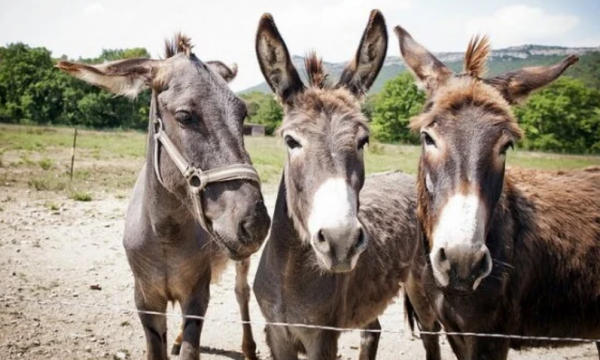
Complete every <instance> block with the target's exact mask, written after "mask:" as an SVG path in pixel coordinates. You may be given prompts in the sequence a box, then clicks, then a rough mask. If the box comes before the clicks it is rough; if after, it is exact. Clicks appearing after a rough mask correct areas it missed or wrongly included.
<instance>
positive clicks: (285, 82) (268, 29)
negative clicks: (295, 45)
mask: <svg viewBox="0 0 600 360" xmlns="http://www.w3.org/2000/svg"><path fill="white" fill-rule="evenodd" d="M256 56H257V57H258V63H259V64H260V70H261V71H262V73H263V76H264V77H265V80H267V83H268V84H269V86H270V87H271V89H273V92H275V94H277V96H279V98H280V99H281V101H282V102H283V103H284V104H291V103H292V102H293V101H294V98H295V96H296V95H297V94H299V93H301V92H302V91H303V90H304V84H303V83H302V80H301V79H300V76H299V75H298V71H297V70H296V68H295V67H294V64H293V63H292V60H291V59H290V53H289V52H288V49H287V47H286V46H285V42H284V41H283V39H282V38H281V35H280V34H279V31H278V30H277V26H275V21H274V20H273V16H271V14H264V15H263V16H262V17H261V18H260V22H259V24H258V31H257V32H256Z"/></svg>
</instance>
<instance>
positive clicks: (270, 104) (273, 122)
mask: <svg viewBox="0 0 600 360" xmlns="http://www.w3.org/2000/svg"><path fill="white" fill-rule="evenodd" d="M241 98H242V99H243V100H244V101H245V102H246V108H247V109H248V122H252V123H256V124H262V125H265V132H266V133H267V135H273V133H274V132H275V129H277V127H278V126H279V125H280V124H281V121H282V119H283V108H282V107H281V105H280V104H279V103H278V102H277V101H276V100H275V98H274V97H273V94H265V93H261V92H258V91H255V92H251V93H247V94H242V95H241Z"/></svg>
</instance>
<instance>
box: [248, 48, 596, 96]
mask: <svg viewBox="0 0 600 360" xmlns="http://www.w3.org/2000/svg"><path fill="white" fill-rule="evenodd" d="M573 54H574V55H580V56H581V64H580V65H578V66H576V67H575V68H574V69H573V70H569V73H568V74H569V75H571V76H574V77H577V78H582V79H583V80H584V81H586V82H587V83H589V84H590V85H592V86H600V84H596V82H598V78H599V77H598V75H600V74H599V72H600V46H599V47H595V48H581V47H574V48H567V47H560V46H541V45H521V46H511V47H508V48H505V49H498V50H493V51H492V56H491V59H490V61H489V63H488V75H489V76H493V75H497V74H500V73H503V72H506V71H512V70H515V69H519V68H522V67H525V66H535V65H548V64H552V63H554V62H557V61H560V60H561V59H562V58H563V57H565V56H567V55H573ZM435 55H436V56H437V57H438V59H440V60H441V61H443V62H444V63H445V64H446V65H448V66H449V67H450V68H452V69H453V70H454V71H460V70H461V68H462V59H463V55H464V53H461V52H443V53H436V54H435ZM292 60H293V62H294V64H295V65H296V68H298V69H304V58H303V57H301V56H293V58H292ZM324 64H325V68H326V69H327V70H328V71H329V73H330V78H333V79H336V78H337V77H339V75H340V74H341V72H342V69H343V68H344V66H345V65H346V64H345V63H329V62H324ZM403 71H406V68H405V67H404V62H403V61H402V59H401V58H400V57H398V56H389V57H387V58H386V59H385V63H384V65H383V68H382V69H381V73H380V74H379V77H378V78H377V80H376V81H375V84H374V85H373V87H372V89H371V93H375V92H378V91H379V90H381V89H382V88H383V85H384V84H385V82H386V81H387V80H389V79H391V78H393V77H394V76H397V75H398V74H400V73H401V72H403ZM590 72H591V73H590ZM300 73H301V75H302V76H303V77H304V70H301V71H300ZM252 91H259V92H270V91H271V89H270V88H269V86H268V85H267V84H266V83H265V82H263V83H260V84H258V85H256V86H253V87H250V88H248V89H246V90H243V91H240V93H249V92H252Z"/></svg>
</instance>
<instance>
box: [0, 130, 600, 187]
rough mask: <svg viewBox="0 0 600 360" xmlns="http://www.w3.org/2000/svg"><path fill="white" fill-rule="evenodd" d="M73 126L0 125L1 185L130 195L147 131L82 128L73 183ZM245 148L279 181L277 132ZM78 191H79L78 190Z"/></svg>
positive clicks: (381, 158)
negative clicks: (71, 166)
mask: <svg viewBox="0 0 600 360" xmlns="http://www.w3.org/2000/svg"><path fill="white" fill-rule="evenodd" d="M72 142H73V129H69V128H57V127H25V126H12V125H0V185H2V186H28V187H30V188H32V189H35V190H49V191H70V196H72V197H78V196H79V195H78V194H79V193H78V192H81V191H102V190H104V191H111V190H115V191H117V192H119V193H122V194H126V193H127V192H128V190H129V189H130V188H131V187H132V186H133V184H134V182H135V178H136V174H137V173H138V171H139V169H140V168H141V166H142V164H143V161H144V149H145V143H146V134H145V133H141V132H134V131H127V132H118V131H117V132H112V131H89V130H80V131H79V132H78V138H77V151H76V161H75V171H74V175H73V182H72V183H70V182H69V168H70V161H71V145H72ZM246 147H247V149H248V151H249V152H250V155H251V156H252V160H253V162H254V164H255V166H256V168H257V169H258V172H259V173H260V175H261V178H262V180H263V183H264V184H266V185H269V186H271V185H275V184H276V183H277V181H278V180H279V178H280V174H281V169H282V166H283V161H284V158H285V149H284V144H283V141H282V140H281V139H279V138H273V137H248V138H246ZM419 153H420V149H419V147H417V146H404V145H384V144H377V143H375V144H371V145H369V147H368V149H367V151H366V154H365V161H366V169H367V172H368V173H375V172H380V171H388V170H398V169H399V170H402V171H405V172H408V173H415V171H416V169H417V161H418V157H419ZM508 164H509V165H511V166H519V167H526V168H537V169H547V170H555V169H574V168H582V167H586V166H591V165H596V166H600V157H599V156H578V155H559V154H545V153H531V152H524V151H513V152H511V153H510V154H509V156H508ZM74 194H75V195H74Z"/></svg>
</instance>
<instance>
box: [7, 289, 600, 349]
mask: <svg viewBox="0 0 600 360" xmlns="http://www.w3.org/2000/svg"><path fill="white" fill-rule="evenodd" d="M2 300H3V301H6V300H16V301H26V302H32V303H37V304H38V305H55V306H73V307H78V308H94V309H102V310H105V311H106V312H105V313H107V314H113V313H121V314H145V315H157V316H164V317H176V318H179V319H191V320H200V321H203V322H208V323H219V324H238V325H246V324H248V325H257V326H277V327H292V328H304V329H313V330H327V331H339V332H361V333H363V332H369V333H389V334H405V333H410V334H412V335H416V336H422V335H437V336H468V337H483V338H497V339H510V340H527V341H549V342H573V343H600V339H586V338H577V337H552V336H527V335H508V334H496V333H475V332H453V331H425V330H420V329H419V330H415V331H414V332H408V331H405V330H404V329H357V328H344V327H336V326H324V325H312V324H303V323H285V322H269V321H260V320H258V321H257V320H251V321H244V320H240V319H213V318H210V317H206V316H198V315H184V314H179V313H173V312H161V311H148V310H139V309H132V308H126V307H122V306H117V305H106V304H98V303H96V304H91V303H82V302H71V301H49V300H40V299H28V298H25V297H21V296H3V297H2ZM98 313H99V312H98Z"/></svg>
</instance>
